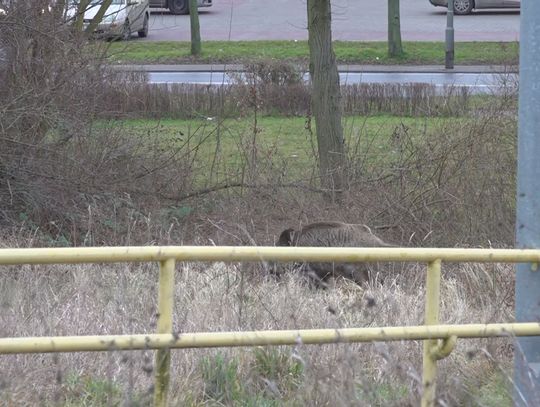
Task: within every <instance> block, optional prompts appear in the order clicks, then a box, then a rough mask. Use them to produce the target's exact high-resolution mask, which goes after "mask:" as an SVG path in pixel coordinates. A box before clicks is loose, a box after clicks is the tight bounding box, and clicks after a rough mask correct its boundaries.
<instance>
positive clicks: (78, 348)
mask: <svg viewBox="0 0 540 407" xmlns="http://www.w3.org/2000/svg"><path fill="white" fill-rule="evenodd" d="M451 336H456V337H458V338H483V337H503V336H540V324H539V323H532V322H529V323H503V324H466V325H431V326H408V327H383V328H343V329H303V330H286V331H283V330H282V331H248V332H202V333H184V334H172V335H171V334H143V335H104V336H56V337H34V338H28V337H26V338H1V339H0V354H12V353H45V352H84V351H110V350H140V349H163V348H212V347H233V346H265V345H295V344H325V343H342V342H372V341H399V340H422V339H444V338H449V337H451Z"/></svg>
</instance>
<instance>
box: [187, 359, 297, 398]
mask: <svg viewBox="0 0 540 407" xmlns="http://www.w3.org/2000/svg"><path fill="white" fill-rule="evenodd" d="M253 355H254V360H253V361H252V366H251V369H250V370H246V371H245V372H242V371H241V369H240V368H239V363H238V360H237V359H227V358H226V357H225V356H223V354H221V353H218V354H216V355H215V356H211V357H208V356H207V357H204V358H203V359H201V362H200V365H199V366H200V371H201V376H202V379H203V383H204V395H203V399H204V400H205V402H207V403H212V402H217V403H219V404H220V405H233V406H242V407H244V406H252V407H259V406H263V407H264V406H266V407H278V406H283V405H291V404H290V402H288V398H289V397H291V395H292V393H293V392H294V391H295V390H296V389H297V388H298V386H299V385H300V382H301V380H302V377H303V370H304V367H303V365H302V364H301V363H300V362H299V361H297V360H294V359H293V358H292V357H291V355H290V352H289V351H283V350H280V349H277V348H257V349H255V350H254V351H253ZM192 404H193V405H195V403H192ZM211 405H212V404H211Z"/></svg>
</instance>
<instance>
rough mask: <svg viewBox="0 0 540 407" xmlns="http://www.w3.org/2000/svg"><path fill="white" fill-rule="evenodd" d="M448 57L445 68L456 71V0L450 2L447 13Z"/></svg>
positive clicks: (446, 56) (446, 57) (449, 0)
mask: <svg viewBox="0 0 540 407" xmlns="http://www.w3.org/2000/svg"><path fill="white" fill-rule="evenodd" d="M445 34H446V55H445V59H444V61H445V62H444V66H445V68H446V69H454V0H448V11H447V12H446V31H445Z"/></svg>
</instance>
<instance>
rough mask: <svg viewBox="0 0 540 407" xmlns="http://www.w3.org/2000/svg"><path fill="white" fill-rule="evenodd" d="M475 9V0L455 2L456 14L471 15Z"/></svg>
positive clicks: (455, 0)
mask: <svg viewBox="0 0 540 407" xmlns="http://www.w3.org/2000/svg"><path fill="white" fill-rule="evenodd" d="M473 8H474V0H454V14H457V15H460V16H462V15H465V14H471V11H472V10H473Z"/></svg>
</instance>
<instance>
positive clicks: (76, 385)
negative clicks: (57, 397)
mask: <svg viewBox="0 0 540 407" xmlns="http://www.w3.org/2000/svg"><path fill="white" fill-rule="evenodd" d="M63 390H64V391H63V394H62V398H63V400H62V403H61V405H62V406H65V407H71V406H73V407H75V406H79V407H84V406H92V407H101V406H103V407H108V406H119V405H120V404H121V401H122V397H121V396H122V394H121V391H120V388H119V387H118V386H117V385H116V384H115V383H113V382H110V381H109V380H103V379H98V378H93V377H88V376H79V375H76V374H70V375H68V376H67V377H66V380H65V382H64V384H63Z"/></svg>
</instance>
